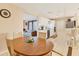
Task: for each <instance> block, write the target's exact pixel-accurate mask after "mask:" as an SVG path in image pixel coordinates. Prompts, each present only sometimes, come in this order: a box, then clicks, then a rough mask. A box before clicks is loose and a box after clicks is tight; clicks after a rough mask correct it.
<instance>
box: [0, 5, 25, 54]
mask: <svg viewBox="0 0 79 59" xmlns="http://www.w3.org/2000/svg"><path fill="white" fill-rule="evenodd" d="M1 9H8V10H9V11H10V12H11V17H9V18H3V17H1V16H0V34H1V33H10V34H9V38H10V39H11V38H13V37H12V36H13V34H12V33H13V32H14V33H17V32H22V31H23V13H24V12H23V10H22V9H20V8H19V7H17V6H15V5H13V4H0V10H1ZM0 42H1V43H0V55H5V54H6V55H8V49H7V44H6V42H5V36H1V35H0Z"/></svg>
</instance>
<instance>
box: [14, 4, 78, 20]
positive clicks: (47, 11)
mask: <svg viewBox="0 0 79 59" xmlns="http://www.w3.org/2000/svg"><path fill="white" fill-rule="evenodd" d="M15 5H17V6H19V7H21V8H22V9H24V11H25V12H26V13H29V14H32V15H35V16H43V17H47V18H51V19H53V18H57V17H64V16H74V15H75V14H76V13H77V11H78V9H79V4H77V3H70V4H69V3H19V4H15Z"/></svg>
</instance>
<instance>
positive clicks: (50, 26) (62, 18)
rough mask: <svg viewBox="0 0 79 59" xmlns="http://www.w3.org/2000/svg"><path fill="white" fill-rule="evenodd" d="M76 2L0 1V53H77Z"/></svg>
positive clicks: (26, 54) (24, 54) (78, 54)
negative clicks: (11, 2)
mask: <svg viewBox="0 0 79 59" xmlns="http://www.w3.org/2000/svg"><path fill="white" fill-rule="evenodd" d="M78 6H79V4H64V3H63V4H58V3H56V4H53V3H45V4H44V3H38V4H35V3H19V4H17V3H14V4H5V3H4V4H0V56H79V40H78V38H79V30H78V29H79V14H78V12H79V7H78Z"/></svg>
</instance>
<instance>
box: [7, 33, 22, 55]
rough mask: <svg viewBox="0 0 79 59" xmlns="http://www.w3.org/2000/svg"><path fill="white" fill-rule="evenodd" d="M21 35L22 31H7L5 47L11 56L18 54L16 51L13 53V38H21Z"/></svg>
mask: <svg viewBox="0 0 79 59" xmlns="http://www.w3.org/2000/svg"><path fill="white" fill-rule="evenodd" d="M21 37H23V35H22V32H17V33H7V37H6V42H7V47H8V50H9V53H10V55H11V56H18V54H17V53H15V51H14V45H13V44H14V41H13V40H14V39H16V38H21Z"/></svg>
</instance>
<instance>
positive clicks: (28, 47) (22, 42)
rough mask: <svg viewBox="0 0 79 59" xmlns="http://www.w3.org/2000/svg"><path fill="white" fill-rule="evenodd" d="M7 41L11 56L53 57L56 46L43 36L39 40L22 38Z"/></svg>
mask: <svg viewBox="0 0 79 59" xmlns="http://www.w3.org/2000/svg"><path fill="white" fill-rule="evenodd" d="M19 35H20V34H19ZM43 35H45V33H43ZM34 39H35V40H34ZM6 41H7V46H8V50H9V53H10V55H11V56H46V55H47V56H52V49H53V47H54V44H53V43H52V42H51V41H50V40H49V39H45V37H42V36H40V37H37V38H33V37H22V36H21V37H17V38H14V39H12V40H10V39H7V40H6Z"/></svg>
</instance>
